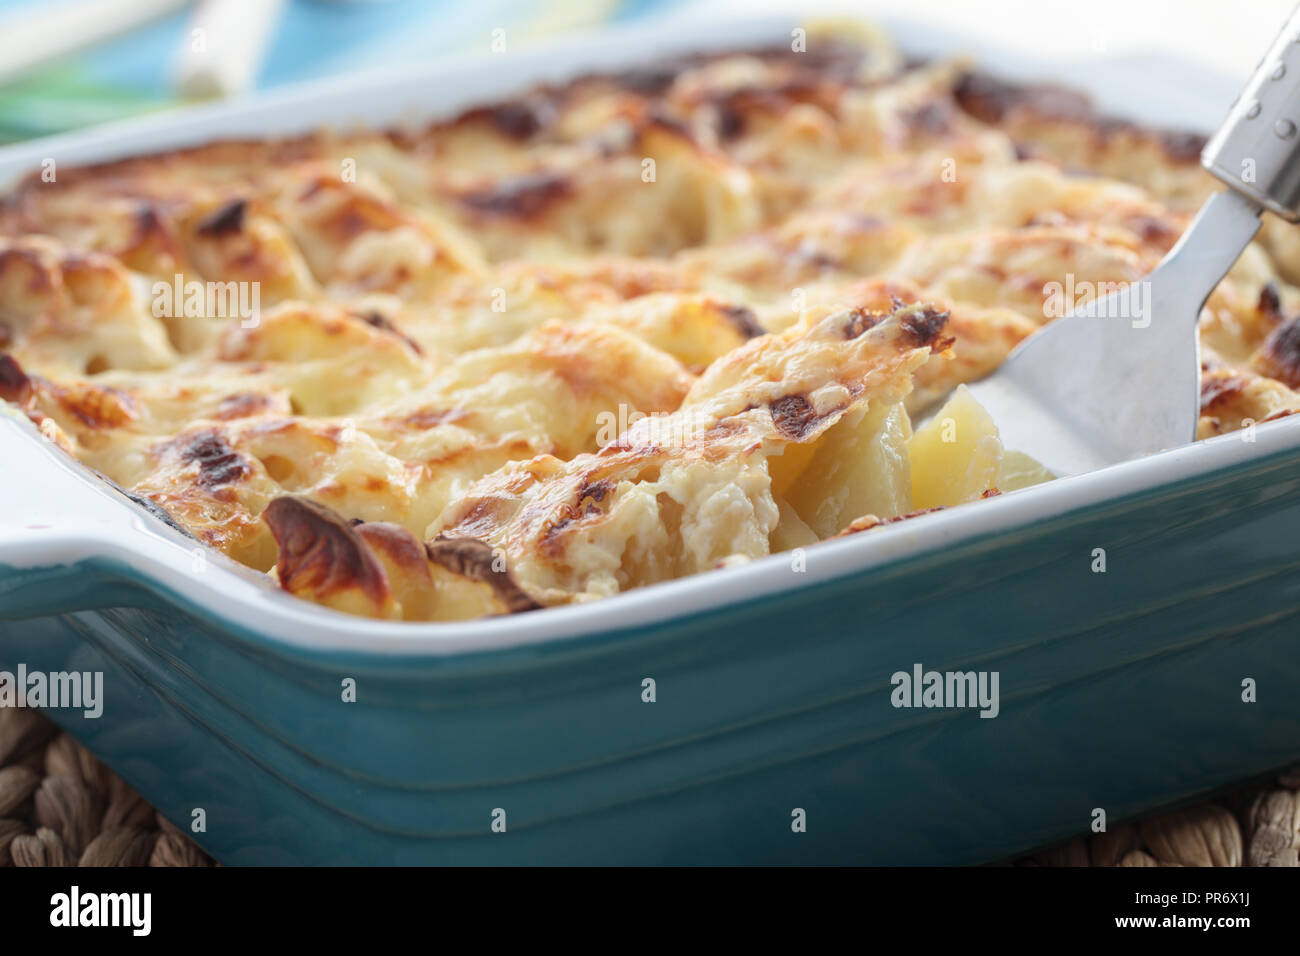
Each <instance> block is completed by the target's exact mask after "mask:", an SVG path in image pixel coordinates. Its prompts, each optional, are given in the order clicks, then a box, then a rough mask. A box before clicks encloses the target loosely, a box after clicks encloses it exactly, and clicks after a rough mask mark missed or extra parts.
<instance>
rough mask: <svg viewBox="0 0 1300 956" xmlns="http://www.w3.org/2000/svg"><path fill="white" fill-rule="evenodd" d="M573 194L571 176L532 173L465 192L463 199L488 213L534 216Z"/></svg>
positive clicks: (523, 216) (522, 216)
mask: <svg viewBox="0 0 1300 956" xmlns="http://www.w3.org/2000/svg"><path fill="white" fill-rule="evenodd" d="M572 194H573V185H572V183H571V182H570V181H569V178H568V177H567V176H563V175H560V174H557V173H529V174H526V175H521V176H516V177H514V178H513V179H508V180H506V181H504V182H500V183H494V184H493V185H492V186H489V187H487V188H484V189H477V190H472V191H469V192H465V193H462V194H461V196H460V201H461V202H462V203H464V204H465V206H467V207H468V208H469V209H472V210H474V211H475V212H480V213H484V214H486V215H491V216H508V217H511V218H515V219H533V218H535V217H537V216H540V215H541V214H542V213H543V212H545V211H546V210H547V209H548V208H549V207H551V206H553V205H554V204H555V203H558V202H561V201H562V200H564V199H567V198H568V197H569V196H571V195H572Z"/></svg>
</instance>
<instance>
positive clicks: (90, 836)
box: [0, 708, 1300, 866]
mask: <svg viewBox="0 0 1300 956" xmlns="http://www.w3.org/2000/svg"><path fill="white" fill-rule="evenodd" d="M1297 789H1300V771H1292V772H1291V773H1288V774H1285V775H1283V776H1281V777H1279V778H1278V779H1277V780H1276V781H1273V782H1269V783H1262V784H1255V785H1252V786H1251V787H1248V788H1246V789H1242V790H1238V791H1237V792H1235V793H1232V794H1230V795H1228V796H1226V797H1224V798H1222V799H1221V800H1218V801H1215V802H1212V803H1204V804H1201V805H1199V806H1196V807H1191V808H1189V809H1184V810H1179V811H1176V812H1174V813H1166V814H1163V815H1161V816H1155V817H1149V818H1147V819H1145V820H1141V821H1139V822H1136V823H1125V824H1120V825H1119V826H1116V827H1114V828H1112V829H1111V830H1109V831H1108V832H1106V833H1099V834H1094V835H1093V836H1092V837H1090V838H1089V839H1086V840H1085V839H1076V840H1072V841H1070V842H1068V843H1065V844H1062V845H1060V846H1056V847H1051V848H1049V849H1047V850H1043V851H1041V852H1039V853H1037V854H1035V855H1034V856H1032V857H1028V858H1025V859H1022V860H1017V861H1014V862H1016V863H1017V864H1019V865H1024V866H1296V865H1297V848H1298V847H1300V793H1297ZM10 865H12V866H77V865H80V866H212V865H213V861H212V859H211V858H210V857H209V856H208V855H207V854H205V853H204V852H203V851H202V850H200V849H199V848H198V847H197V846H195V845H194V844H193V843H192V842H191V841H190V840H189V839H188V838H187V837H186V836H185V834H184V833H182V832H181V831H180V830H177V829H176V827H174V826H173V825H172V824H171V823H169V822H168V821H167V820H165V819H163V817H162V815H161V814H158V813H156V812H155V811H154V809H153V808H152V807H151V806H149V804H147V803H146V802H145V801H144V800H143V799H142V798H141V797H140V796H139V795H138V794H136V793H135V792H134V791H133V790H132V789H131V788H130V787H128V786H127V785H126V784H125V783H123V782H122V780H121V779H120V778H118V776H117V775H116V774H114V773H113V772H112V771H110V770H109V769H108V768H107V767H105V766H104V765H103V764H102V763H100V762H99V761H98V760H96V759H95V757H94V756H93V755H92V754H91V753H90V751H88V750H86V748H85V747H82V746H81V745H80V744H79V743H77V742H76V741H75V740H73V739H72V738H71V737H69V736H68V735H67V734H65V733H61V732H60V731H59V729H58V728H57V727H55V726H54V725H53V724H52V723H50V722H49V721H48V720H46V719H45V717H43V716H42V715H41V714H39V713H38V712H36V711H32V710H17V709H13V708H0V866H10Z"/></svg>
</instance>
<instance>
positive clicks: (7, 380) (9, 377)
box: [0, 353, 36, 406]
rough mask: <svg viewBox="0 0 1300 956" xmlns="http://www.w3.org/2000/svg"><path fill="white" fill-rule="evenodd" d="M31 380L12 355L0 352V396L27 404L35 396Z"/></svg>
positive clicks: (6, 399)
mask: <svg viewBox="0 0 1300 956" xmlns="http://www.w3.org/2000/svg"><path fill="white" fill-rule="evenodd" d="M35 394H36V393H35V390H34V389H33V388H32V380H31V379H30V378H28V377H27V373H26V372H24V371H23V368H22V366H21V365H19V364H18V362H17V361H16V360H15V359H14V357H13V356H12V355H6V354H4V353H0V398H3V399H4V400H5V401H6V402H13V403H14V404H15V405H20V406H27V405H29V404H30V403H31V401H32V399H33V398H34V397H35Z"/></svg>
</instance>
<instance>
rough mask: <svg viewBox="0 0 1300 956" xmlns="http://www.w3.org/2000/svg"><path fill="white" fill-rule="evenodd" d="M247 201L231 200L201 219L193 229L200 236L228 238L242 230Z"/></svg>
mask: <svg viewBox="0 0 1300 956" xmlns="http://www.w3.org/2000/svg"><path fill="white" fill-rule="evenodd" d="M247 211H248V200H246V199H232V200H230V202H228V203H226V204H225V205H223V206H221V207H220V208H219V209H217V210H216V211H215V212H213V213H212V214H210V215H209V216H207V217H206V218H204V219H202V220H201V221H200V222H199V224H198V225H197V226H196V227H195V231H196V232H198V234H199V235H200V236H230V235H234V234H236V233H239V232H241V231H242V230H243V228H244V214H245V213H246V212H247Z"/></svg>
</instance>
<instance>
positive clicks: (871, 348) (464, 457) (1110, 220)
mask: <svg viewBox="0 0 1300 956" xmlns="http://www.w3.org/2000/svg"><path fill="white" fill-rule="evenodd" d="M1212 188H1213V185H1212V183H1211V181H1210V180H1209V179H1208V178H1207V177H1205V176H1203V175H1202V174H1201V173H1200V172H1199V170H1198V168H1197V167H1196V163H1195V149H1193V148H1191V147H1190V146H1189V142H1188V141H1186V140H1178V139H1176V138H1171V137H1168V136H1163V135H1161V134H1157V133H1153V132H1150V131H1146V130H1142V129H1138V128H1135V127H1132V126H1127V125H1124V124H1116V123H1112V122H1101V121H1097V120H1096V119H1095V118H1093V117H1091V116H1090V115H1089V114H1088V112H1087V109H1086V107H1085V106H1084V105H1083V104H1082V103H1081V102H1079V101H1076V100H1073V99H1071V98H1070V97H1069V95H1068V94H1065V93H1062V92H1060V91H1054V92H1051V93H1049V94H1047V95H1042V94H1041V93H1040V92H1036V91H1035V90H1034V89H1033V88H1025V87H1013V86H1008V85H1006V84H1001V83H999V82H997V81H995V80H990V79H989V78H987V77H982V76H979V75H976V74H971V73H970V72H969V71H968V70H967V69H966V68H965V67H964V66H963V65H962V64H961V63H956V62H951V63H935V64H929V65H924V66H918V67H905V66H904V65H903V58H902V57H901V56H900V55H899V53H898V52H897V51H896V50H895V49H894V48H893V47H892V46H891V45H890V44H889V42H888V40H887V39H885V38H884V37H882V36H880V35H879V34H877V33H875V32H874V31H871V30H869V29H865V28H863V29H854V30H849V29H847V28H846V27H845V26H844V25H842V24H841V25H839V26H838V27H837V28H836V30H835V32H834V34H832V33H816V32H814V34H813V35H811V36H810V37H809V39H808V49H807V51H806V52H803V53H797V54H796V53H792V52H789V51H785V50H765V51H751V52H742V53H734V54H723V55H710V56H695V57H685V58H682V59H680V60H678V61H676V62H674V63H673V64H671V65H670V66H668V67H664V68H658V67H654V68H647V69H640V68H638V69H634V70H631V71H629V72H627V73H624V74H620V75H614V76H591V77H585V78H583V79H580V80H577V81H574V82H572V83H570V84H568V85H566V86H564V87H559V88H542V89H537V90H534V91H532V92H530V93H528V94H526V95H524V96H521V97H520V98H518V99H517V100H514V101H512V102H508V103H501V104H495V105H487V106H484V107H482V108H478V109H474V110H472V111H470V112H468V113H466V114H465V115H463V116H461V117H458V118H456V119H455V120H452V121H450V122H444V123H439V124H435V125H432V126H428V127H423V128H414V129H406V130H396V131H392V132H389V133H382V134H381V133H353V134H346V135H340V134H333V133H319V134H315V135H311V136H307V137H302V138H299V139H295V140H289V141H279V142H277V141H266V142H245V143H214V144H210V145H207V146H203V147H199V148H196V149H191V150H185V151H179V152H173V153H168V154H164V155H158V156H148V157H141V158H136V159H129V160H124V161H121V162H116V163H112V164H108V165H103V166H98V167H89V168H84V169H63V168H61V169H60V170H59V172H58V179H57V181H55V182H44V181H42V180H41V179H39V178H37V177H33V178H31V179H29V180H28V181H26V182H24V183H22V184H20V185H19V186H18V187H17V188H16V189H15V190H14V191H13V192H12V193H11V194H10V195H8V196H7V197H5V198H4V199H3V201H2V202H0V350H2V351H3V352H4V353H6V355H7V356H8V357H2V356H0V361H3V362H4V363H6V364H4V365H3V366H0V371H3V372H4V374H3V375H0V386H3V389H4V391H3V393H2V394H3V396H4V397H5V398H6V399H9V400H11V401H13V402H16V403H17V404H19V405H20V406H21V407H22V408H23V409H24V410H25V411H26V412H27V414H28V415H29V416H30V417H32V418H33V419H35V420H36V421H37V422H38V423H39V424H40V427H41V429H42V431H43V432H44V433H45V434H47V435H48V436H49V437H50V438H51V439H52V440H53V441H55V442H56V443H58V444H60V445H61V446H62V447H64V448H66V449H68V450H69V451H70V452H72V453H73V454H75V455H77V456H78V457H80V458H81V459H82V460H83V461H85V462H86V463H88V464H89V465H91V466H92V467H94V468H96V469H98V470H100V471H101V472H103V473H104V474H105V475H107V476H108V477H110V478H112V479H113V480H114V481H116V482H118V483H119V484H121V485H123V486H124V487H126V488H128V489H129V490H131V491H133V492H135V493H137V494H141V495H146V496H148V497H149V498H151V499H152V500H154V501H155V502H157V503H158V504H159V505H161V506H162V507H164V508H166V509H167V510H168V511H169V512H170V513H171V514H172V515H173V516H174V517H175V518H176V520H177V521H179V522H180V523H181V524H182V525H183V526H185V527H186V528H188V529H189V530H190V531H191V532H192V533H194V534H195V535H196V536H197V537H198V538H200V539H201V540H203V541H206V542H207V543H209V544H211V545H213V546H214V547H218V548H221V549H222V550H224V551H225V552H227V553H228V554H230V555H232V556H233V557H235V558H236V559H237V560H240V561H242V562H244V563H246V564H248V565H250V566H252V567H255V568H259V569H262V570H266V571H269V572H272V573H273V574H274V575H275V576H276V579H277V580H278V581H279V582H280V584H281V586H283V587H285V588H286V589H287V590H289V591H291V592H293V593H295V594H298V595H300V596H302V597H304V598H305V599H308V600H313V601H317V602H319V603H322V604H325V605H327V606H330V607H334V608H336V609H339V610H344V611H348V612H350V613H358V614H367V615H373V616H381V617H389V618H394V619H407V620H425V619H444V620H448V619H465V618H471V617H476V616H481V615H483V614H491V613H501V612H503V611H518V610H525V609H528V608H531V607H536V606H539V605H547V604H557V603H565V602H569V601H581V600H589V599H592V598H596V597H601V596H605V595H610V594H614V593H617V592H620V591H623V590H626V589H628V588H633V587H638V586H642V585H645V584H650V583H653V582H656V581H662V580H666V579H670V578H674V577H679V576H682V575H686V574H693V573H697V572H701V571H706V570H708V569H711V568H715V567H726V566H731V565H734V564H737V563H743V562H744V561H747V560H751V559H753V558H756V557H759V556H761V555H764V554H769V553H772V552H774V551H781V550H786V549H789V548H796V547H807V546H811V545H814V544H816V543H817V542H818V541H821V540H824V539H826V538H829V537H833V536H835V535H838V534H843V533H851V532H854V531H861V530H864V529H867V528H870V527H874V526H876V525H878V524H880V523H883V522H887V521H890V520H895V519H898V518H900V517H903V516H906V515H908V514H910V513H912V512H913V511H914V510H916V509H924V508H928V507H933V506H948V505H952V504H956V503H960V502H962V501H967V500H972V499H975V498H979V497H981V496H983V495H986V494H988V493H990V492H991V491H994V490H997V489H998V488H999V486H1001V490H1004V491H1008V490H1012V489H1013V488H1017V487H1023V486H1024V485H1027V484H1031V483H1034V482H1036V481H1039V480H1043V479H1044V478H1045V477H1047V476H1046V475H1045V474H1044V473H1042V472H1041V470H1040V469H1036V467H1035V466H1034V465H1033V463H1032V462H1029V461H1026V460H1024V459H1023V457H1021V456H1016V455H1013V454H1004V453H1003V452H1002V450H1001V446H1000V444H999V443H998V441H997V437H996V427H995V425H994V424H993V423H991V422H989V421H987V416H986V415H982V410H979V409H978V408H977V407H970V405H969V403H966V404H963V402H962V401H961V400H960V398H959V399H955V400H954V404H953V405H950V406H949V408H948V409H946V415H944V416H941V417H946V418H947V419H949V420H951V421H952V422H953V423H954V424H955V426H956V428H957V434H956V435H955V436H954V440H953V441H945V440H944V439H943V436H941V435H939V434H938V433H936V432H933V431H932V430H923V431H922V432H920V433H918V434H917V435H915V436H914V435H912V432H911V425H910V421H909V419H908V412H909V411H915V410H916V409H918V408H921V407H924V406H928V405H930V404H931V403H933V402H934V401H936V400H937V399H939V398H941V397H942V396H944V395H946V394H948V393H949V392H951V391H952V390H953V389H954V388H955V387H956V386H958V385H960V384H961V383H962V382H966V381H971V380H973V379H976V378H979V377H981V376H983V375H985V374H987V373H988V372H990V371H991V370H993V369H994V368H996V367H997V365H998V363H1000V362H1001V360H1002V359H1003V358H1004V357H1005V356H1006V354H1007V353H1008V352H1009V351H1010V350H1011V349H1012V348H1014V347H1015V345H1016V344H1017V343H1018V342H1020V341H1021V340H1023V339H1024V338H1025V337H1026V336H1028V335H1031V334H1033V332H1034V331H1035V330H1036V329H1037V328H1038V327H1040V326H1041V325H1042V324H1043V323H1044V322H1046V321H1049V320H1050V318H1051V317H1052V315H1051V310H1050V308H1049V299H1050V294H1049V288H1050V285H1051V284H1052V283H1064V282H1065V281H1066V280H1067V277H1071V278H1072V281H1073V282H1074V283H1075V284H1076V285H1077V284H1079V283H1087V282H1093V283H1123V282H1128V281H1132V280H1134V279H1136V278H1139V277H1141V276H1143V275H1144V274H1145V273H1146V272H1148V271H1149V270H1150V269H1151V268H1152V266H1154V264H1155V263H1156V262H1157V261H1159V259H1160V257H1161V256H1162V255H1163V254H1164V252H1165V251H1167V250H1168V248H1169V247H1170V245H1171V244H1172V243H1173V242H1174V240H1175V239H1176V238H1177V236H1178V234H1179V233H1180V231H1181V230H1182V229H1183V228H1184V226H1185V225H1186V224H1187V222H1188V221H1189V218H1190V215H1191V214H1192V213H1193V212H1194V210H1195V208H1196V206H1197V205H1198V203H1199V201H1200V200H1201V199H1203V198H1204V196H1205V195H1207V194H1208V192H1209V191H1210V190H1211V189H1212ZM1295 281H1300V243H1297V242H1296V240H1295V236H1294V232H1293V231H1292V230H1288V229H1284V228H1278V227H1276V226H1275V224H1273V223H1268V224H1267V225H1266V228H1265V229H1264V230H1263V231H1262V233H1261V237H1260V239H1259V241H1258V242H1256V243H1255V244H1254V245H1253V246H1252V247H1251V249H1249V250H1248V252H1247V254H1246V255H1245V256H1244V257H1243V259H1242V260H1241V262H1239V263H1238V264H1237V266H1236V267H1235V268H1234V269H1233V271H1232V273H1230V275H1229V276H1228V278H1227V279H1226V280H1225V281H1224V282H1223V283H1222V284H1221V285H1220V287H1219V289H1218V290H1216V292H1215V293H1214V294H1213V295H1212V296H1211V298H1210V300H1209V302H1208V303H1207V305H1206V310H1205V314H1204V318H1203V322H1202V341H1203V346H1204V353H1205V355H1206V362H1207V369H1206V373H1205V381H1204V407H1203V415H1202V420H1201V433H1202V435H1203V436H1204V435H1210V434H1217V433H1219V432H1222V431H1226V430H1230V429H1234V428H1239V427H1243V426H1244V427H1249V426H1250V425H1251V424H1252V423H1257V422H1262V421H1265V420H1267V419H1271V418H1276V417H1278V416H1280V415H1285V414H1289V413H1291V412H1294V411H1297V410H1300V395H1298V394H1297V392H1296V391H1294V390H1293V389H1296V388H1300V326H1298V325H1297V320H1296V319H1294V318H1292V316H1293V315H1294V312H1295V310H1297V309H1300V290H1298V289H1296V288H1295V287H1293V286H1292V285H1291V283H1292V282H1295ZM192 290H197V294H193V293H192ZM273 502H279V504H276V505H275V506H274V507H273V508H271V505H272V503H273ZM268 508H270V510H268Z"/></svg>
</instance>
